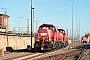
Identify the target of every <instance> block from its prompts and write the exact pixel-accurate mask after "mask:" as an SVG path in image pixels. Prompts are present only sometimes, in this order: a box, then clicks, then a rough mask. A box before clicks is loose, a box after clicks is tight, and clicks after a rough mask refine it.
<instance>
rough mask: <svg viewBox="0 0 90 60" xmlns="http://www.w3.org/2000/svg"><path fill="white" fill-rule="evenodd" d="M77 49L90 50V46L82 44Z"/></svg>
mask: <svg viewBox="0 0 90 60" xmlns="http://www.w3.org/2000/svg"><path fill="white" fill-rule="evenodd" d="M76 49H90V44H82V45H79V46H77V47H76Z"/></svg>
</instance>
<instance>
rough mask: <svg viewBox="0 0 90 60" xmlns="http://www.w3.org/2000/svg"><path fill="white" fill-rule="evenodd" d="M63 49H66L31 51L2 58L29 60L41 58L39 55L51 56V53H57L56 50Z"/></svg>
mask: <svg viewBox="0 0 90 60" xmlns="http://www.w3.org/2000/svg"><path fill="white" fill-rule="evenodd" d="M63 50H66V49H65V48H63V49H60V50H54V51H50V52H44V53H38V52H37V53H32V54H25V55H22V56H16V57H12V58H7V59H4V60H29V59H30V60H33V59H38V58H41V57H44V56H52V55H55V54H59V53H58V52H60V51H62V52H61V53H64V52H66V51H63ZM67 51H68V50H67Z"/></svg>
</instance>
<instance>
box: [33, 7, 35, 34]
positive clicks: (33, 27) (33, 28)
mask: <svg viewBox="0 0 90 60" xmlns="http://www.w3.org/2000/svg"><path fill="white" fill-rule="evenodd" d="M34 9H35V8H32V10H33V34H34Z"/></svg>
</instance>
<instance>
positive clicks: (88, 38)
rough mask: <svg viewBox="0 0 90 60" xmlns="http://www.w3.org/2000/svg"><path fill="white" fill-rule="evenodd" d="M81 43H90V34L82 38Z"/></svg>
mask: <svg viewBox="0 0 90 60" xmlns="http://www.w3.org/2000/svg"><path fill="white" fill-rule="evenodd" d="M81 42H82V43H89V42H90V33H87V34H85V36H83V37H82V38H81Z"/></svg>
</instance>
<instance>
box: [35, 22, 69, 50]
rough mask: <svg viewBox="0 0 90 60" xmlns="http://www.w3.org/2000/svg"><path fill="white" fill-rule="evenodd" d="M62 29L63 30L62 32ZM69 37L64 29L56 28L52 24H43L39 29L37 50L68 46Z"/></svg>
mask: <svg viewBox="0 0 90 60" xmlns="http://www.w3.org/2000/svg"><path fill="white" fill-rule="evenodd" d="M61 31H62V32H61ZM67 41H68V38H67V36H66V33H65V31H64V30H63V29H56V27H55V26H54V25H52V24H42V25H41V26H40V27H39V29H38V38H37V40H36V41H35V44H34V49H35V50H52V49H58V48H61V47H64V46H66V45H67V44H68V43H67Z"/></svg>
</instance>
